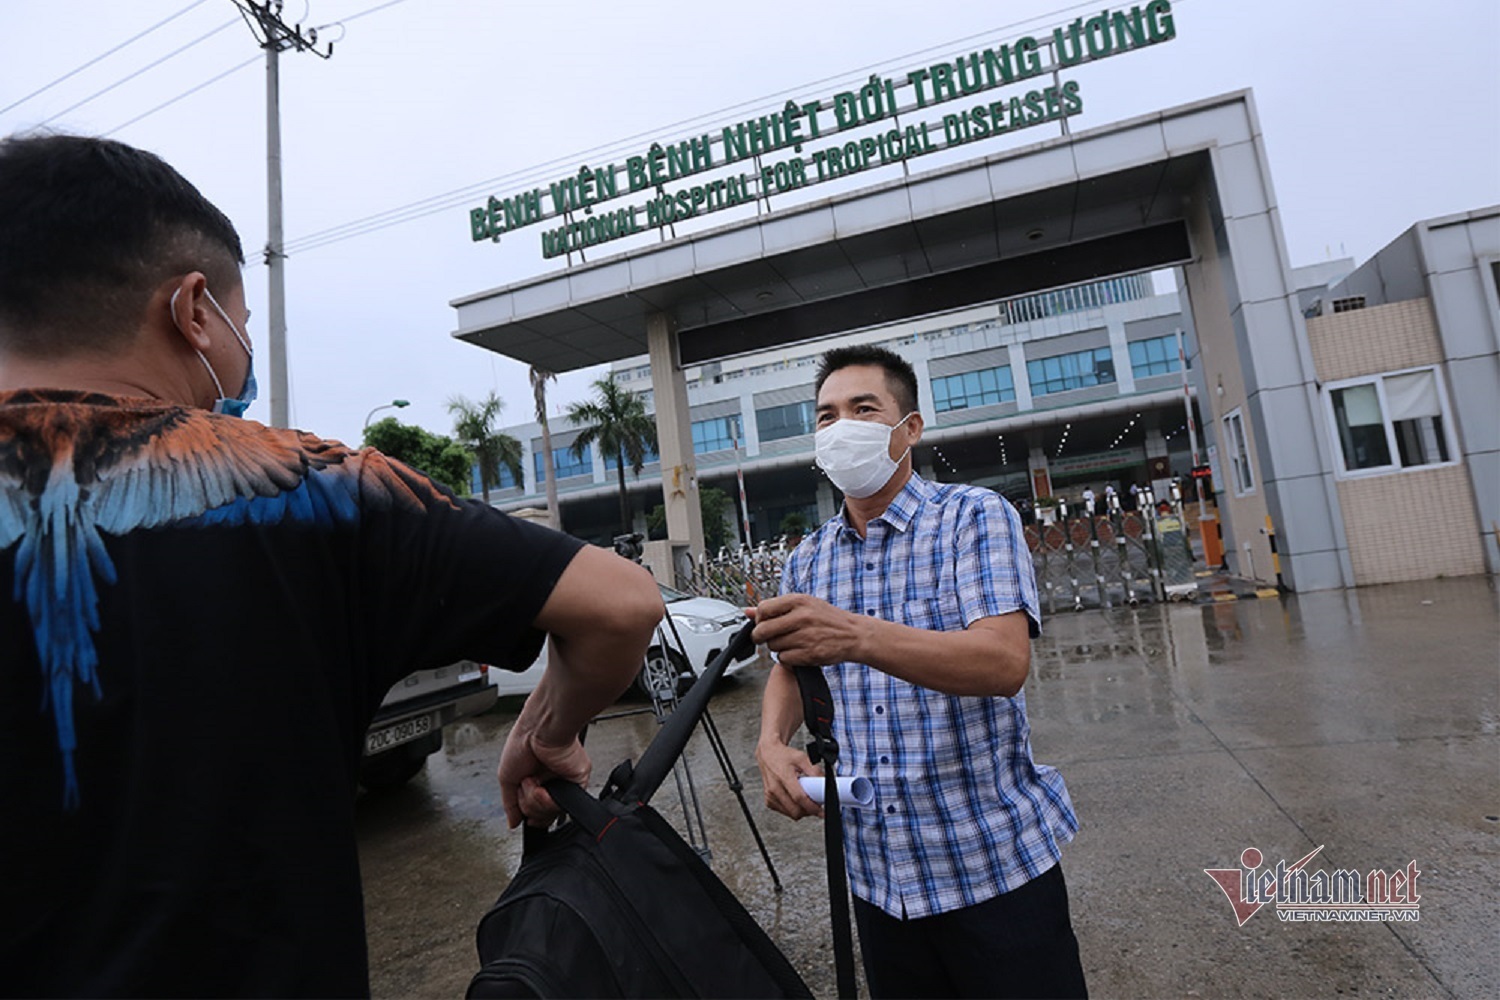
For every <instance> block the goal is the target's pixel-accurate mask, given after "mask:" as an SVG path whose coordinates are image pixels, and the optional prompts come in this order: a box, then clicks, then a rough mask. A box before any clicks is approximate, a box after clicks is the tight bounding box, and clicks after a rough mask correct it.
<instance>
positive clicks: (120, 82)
mask: <svg viewBox="0 0 1500 1000" xmlns="http://www.w3.org/2000/svg"><path fill="white" fill-rule="evenodd" d="M233 25H234V22H233V21H225V22H224V23H223V24H221V25H219V26H218V27H217V28H214V29H213V30H212V31H209V32H207V33H205V34H202V35H199V36H198V37H197V38H195V39H193V40H192V41H191V42H188V43H187V44H186V45H184V46H182V47H181V48H176V49H173V50H172V51H171V52H168V53H167V54H166V55H164V56H162V57H161V58H160V59H158V60H156V61H155V62H152V63H148V64H146V65H145V66H142V67H141V68H140V69H138V70H136V71H135V72H134V73H131V74H130V75H129V76H127V77H124V78H123V79H119V80H116V81H115V82H114V83H112V84H110V85H109V86H108V87H105V88H104V89H103V90H100V91H97V92H96V93H93V94H90V95H89V96H88V97H85V98H84V99H83V100H81V101H79V102H78V103H77V104H73V105H70V106H68V107H66V108H64V109H62V110H61V111H59V112H58V113H57V114H55V115H53V116H52V117H51V118H47V119H45V120H43V121H41V122H39V123H38V124H40V125H46V124H48V123H50V122H55V121H57V119H59V118H61V117H63V116H64V115H66V114H69V113H71V112H74V111H77V110H78V109H79V108H81V107H83V106H84V105H85V104H88V103H89V102H90V101H92V100H95V99H96V98H99V97H103V96H104V95H105V94H107V93H109V92H110V91H111V90H114V89H115V88H116V87H119V86H121V85H123V84H126V83H129V82H130V81H131V80H134V79H135V78H136V77H138V76H140V75H141V74H142V73H144V72H146V71H147V70H151V69H155V68H156V67H157V66H160V65H161V64H162V63H164V62H166V61H167V60H168V59H171V58H173V57H175V56H178V55H181V54H182V53H184V52H186V51H187V50H188V49H190V48H192V47H193V46H194V45H197V44H199V43H200V42H203V41H206V40H207V39H209V38H212V37H213V36H214V35H217V34H218V33H219V32H221V31H223V30H224V29H225V28H228V27H231V26H233Z"/></svg>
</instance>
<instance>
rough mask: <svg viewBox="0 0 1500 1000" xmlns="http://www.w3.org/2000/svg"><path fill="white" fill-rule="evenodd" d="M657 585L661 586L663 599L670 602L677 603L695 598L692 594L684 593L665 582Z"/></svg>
mask: <svg viewBox="0 0 1500 1000" xmlns="http://www.w3.org/2000/svg"><path fill="white" fill-rule="evenodd" d="M657 586H658V587H660V588H661V599H662V600H664V601H666V602H667V603H668V604H675V603H677V602H678V601H691V600H692V599H693V595H692V594H684V593H683V592H682V591H680V590H673V589H672V588H671V587H668V586H667V585H666V584H664V583H658V584H657Z"/></svg>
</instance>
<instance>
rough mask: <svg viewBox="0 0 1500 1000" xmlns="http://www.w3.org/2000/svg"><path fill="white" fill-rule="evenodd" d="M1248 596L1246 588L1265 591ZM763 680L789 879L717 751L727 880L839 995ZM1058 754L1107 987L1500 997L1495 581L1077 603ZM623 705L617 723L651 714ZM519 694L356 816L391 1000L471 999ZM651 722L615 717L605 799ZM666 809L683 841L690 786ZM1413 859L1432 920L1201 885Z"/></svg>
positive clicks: (1077, 864)
mask: <svg viewBox="0 0 1500 1000" xmlns="http://www.w3.org/2000/svg"><path fill="white" fill-rule="evenodd" d="M1247 596H1248V595H1247ZM763 683H764V672H763V671H762V670H749V671H746V672H745V674H744V675H743V676H742V677H740V678H736V679H733V680H731V681H729V682H726V684H725V686H724V688H723V690H721V691H720V692H719V693H718V694H716V696H715V698H714V700H713V703H712V706H711V711H712V714H713V716H714V719H715V721H716V722H717V724H718V727H719V730H720V732H721V734H722V736H723V738H724V741H725V744H726V746H727V747H728V750H729V755H730V758H731V760H732V761H733V763H734V764H735V765H736V767H737V768H738V770H739V773H740V775H741V776H742V777H743V779H744V783H745V795H746V797H747V799H748V800H749V802H750V804H751V809H752V812H753V815H754V818H755V822H756V824H757V825H758V827H759V829H760V831H761V833H762V835H763V836H764V837H765V840H766V843H767V846H768V848H769V850H770V853H771V857H772V861H773V863H774V864H775V866H776V869H777V871H778V873H779V875H780V878H781V881H782V883H783V885H784V891H782V892H781V893H779V894H778V893H776V892H775V891H773V889H772V883H771V879H770V876H769V875H768V873H767V870H766V867H765V865H764V863H763V862H762V860H761V858H760V855H759V853H758V852H757V850H756V847H755V843H754V840H753V838H752V836H751V833H750V827H749V824H748V823H747V822H746V820H745V818H744V816H743V815H742V813H741V812H740V809H739V806H738V804H737V803H736V801H735V798H734V796H733V794H732V793H731V792H730V790H729V788H728V785H727V783H726V780H725V777H724V774H723V773H722V771H721V769H720V768H719V767H718V766H717V764H716V762H715V759H714V757H713V755H712V752H711V749H710V747H709V746H708V744H707V742H706V741H705V740H704V739H703V738H702V737H701V735H700V736H698V737H695V738H694V741H693V743H692V744H691V745H690V748H689V753H688V763H689V767H690V769H691V772H692V775H693V779H694V786H695V788H696V789H697V792H698V797H699V800H700V802H701V804H702V809H703V812H704V815H705V818H706V822H707V830H708V842H709V847H710V849H711V850H712V852H713V864H714V869H715V871H716V872H717V873H718V874H719V876H720V877H721V878H722V879H723V880H724V881H725V882H726V883H727V884H728V885H729V886H730V888H731V889H732V890H733V891H734V892H735V893H736V894H737V895H738V896H739V897H740V899H741V900H743V901H744V902H745V904H746V906H747V908H748V909H750V911H751V912H752V913H753V914H754V915H755V916H756V918H757V919H759V920H760V922H761V924H762V926H764V927H765V928H766V930H767V931H768V933H770V935H771V937H772V938H773V939H774V940H776V941H777V943H778V944H780V946H781V947H782V949H783V950H784V951H785V952H786V953H787V955H788V957H789V958H790V959H791V960H792V962H793V964H795V965H796V966H797V967H798V969H799V970H800V971H801V972H802V973H803V975H804V977H805V978H806V979H807V981H808V984H809V985H810V986H811V987H812V989H813V990H814V992H815V993H816V994H817V995H819V996H832V995H834V993H835V991H834V988H833V972H832V954H831V938H830V935H829V932H828V930H827V889H826V883H825V882H824V869H823V853H822V851H823V846H822V831H821V828H820V826H819V825H818V824H817V822H816V821H803V822H801V823H795V824H794V823H792V822H790V821H788V820H785V819H784V818H782V817H780V816H777V815H775V814H772V813H769V812H768V811H766V810H765V808H764V807H763V806H762V805H761V792H760V780H759V775H758V773H757V772H756V770H755V766H754V756H753V746H754V740H755V735H756V733H757V727H758V717H757V716H758V702H759V697H760V691H761V687H762V684H763ZM1026 690H1027V699H1028V705H1029V708H1030V713H1031V720H1032V728H1033V734H1032V743H1033V748H1034V750H1035V755H1036V758H1037V760H1038V761H1041V762H1043V763H1048V764H1053V765H1055V766H1057V767H1059V768H1060V769H1061V770H1062V773H1063V775H1064V777H1065V778H1066V780H1067V782H1068V787H1069V789H1070V791H1071V793H1072V796H1073V801H1074V804H1075V806H1076V807H1077V810H1078V814H1079V818H1080V821H1081V823H1082V829H1081V830H1080V832H1079V834H1078V837H1077V839H1076V840H1075V841H1074V842H1073V844H1071V845H1070V846H1069V847H1068V848H1067V850H1066V852H1065V854H1064V858H1063V864H1064V867H1065V870H1066V872H1067V879H1068V884H1069V888H1070V893H1071V899H1072V906H1073V917H1074V926H1075V928H1076V930H1077V932H1078V937H1079V942H1080V947H1081V950H1082V955H1083V962H1084V967H1085V971H1086V973H1087V976H1088V980H1089V987H1090V991H1091V992H1092V994H1093V995H1094V996H1096V997H1117V996H1118V997H1158V996H1202V997H1262V996H1329V995H1339V994H1341V995H1350V996H1400V997H1428V996H1432V997H1446V996H1452V997H1493V996H1500V947H1497V946H1500V603H1497V599H1496V594H1495V591H1494V587H1493V584H1492V583H1491V582H1490V581H1488V580H1486V579H1483V578H1471V579H1463V580H1436V581H1430V582H1427V583H1419V584H1401V585H1394V586H1388V587H1377V588H1366V589H1362V590H1356V591H1335V592H1328V593H1319V594H1307V595H1293V596H1288V597H1284V598H1275V597H1270V598H1261V599H1257V600H1229V601H1223V600H1219V601H1213V602H1211V603H1208V604H1204V605H1195V604H1168V605H1158V606H1143V607H1140V608H1134V609H1132V608H1120V609H1114V610H1110V611H1087V612H1082V613H1077V614H1074V613H1071V612H1068V613H1061V614H1058V615H1056V616H1053V617H1051V618H1049V619H1048V620H1047V622H1046V623H1045V634H1044V635H1043V636H1042V637H1041V638H1040V639H1038V640H1037V641H1036V643H1035V646H1034V652H1033V666H1032V675H1031V678H1030V680H1028V681H1027V686H1026ZM642 707H643V706H642V704H641V703H638V702H629V701H626V702H624V703H622V704H621V705H620V706H619V708H620V709H623V710H629V709H634V708H642ZM514 708H515V706H514V704H513V703H507V702H502V705H501V706H500V708H498V709H497V710H496V711H494V712H491V713H490V714H488V715H485V716H482V717H480V718H478V719H475V720H470V721H468V722H465V723H460V724H458V725H456V726H452V727H450V728H449V729H448V731H447V746H446V747H445V748H444V750H443V752H442V753H440V754H437V755H434V756H433V757H431V758H429V760H428V765H427V769H426V772H425V773H424V774H422V775H420V776H419V777H418V778H416V779H415V780H414V781H413V782H412V783H411V784H410V785H408V786H407V787H406V788H403V789H400V790H398V791H396V792H395V793H392V794H388V795H385V796H380V797H373V796H366V797H362V798H361V799H360V801H359V804H358V821H359V834H360V854H361V862H362V865H363V870H364V880H365V900H366V911H367V915H368V926H369V941H370V966H371V985H372V989H373V991H374V994H375V996H377V997H412V996H416V997H429V996H430V997H439V996H461V995H462V994H463V991H464V988H465V986H466V985H467V982H468V979H469V976H470V975H471V974H472V973H473V971H474V969H475V966H476V963H477V960H476V958H475V952H474V944H473V931H474V927H475V925H476V924H477V922H478V919H479V917H480V916H481V915H482V914H483V913H484V911H485V909H486V908H487V907H488V906H489V905H490V903H492V902H493V901H494V899H495V897H496V896H497V895H498V894H499V892H500V890H501V889H502V888H503V887H504V885H505V883H506V880H507V878H508V877H509V874H510V873H511V872H512V871H514V869H515V866H516V864H517V862H518V860H519V854H520V837H519V835H518V834H515V833H511V832H509V831H507V830H506V829H505V823H504V818H503V815H502V812H501V809H500V803H499V795H498V792H497V789H496V786H495V782H494V774H493V772H494V765H495V762H496V759H497V757H498V754H499V747H500V741H501V740H502V739H503V737H504V734H505V731H506V728H507V727H508V725H509V723H510V721H511V719H513V718H514ZM655 729H656V723H655V720H654V719H653V718H652V717H651V716H650V715H649V714H637V715H631V716H626V717H623V718H617V719H612V720H608V721H605V722H602V723H599V724H598V725H596V726H595V727H593V730H592V732H591V735H590V737H589V748H590V752H591V754H592V755H593V757H594V762H595V768H596V781H595V783H594V784H595V788H597V786H598V783H599V781H602V779H603V777H604V775H605V774H606V773H607V771H608V770H609V768H610V767H612V766H613V765H614V764H615V763H616V762H617V761H619V760H620V759H622V758H625V757H636V756H638V755H639V753H640V750H641V748H642V747H644V746H645V745H646V743H647V742H648V741H649V740H650V738H651V736H652V734H653V733H654V731H655ZM655 805H656V806H657V807H658V808H659V809H660V810H661V811H662V812H663V813H664V814H665V815H666V816H667V817H668V818H669V819H670V820H672V821H673V822H674V825H676V826H677V827H678V828H679V830H681V829H683V811H682V808H681V805H680V800H679V798H678V795H677V792H676V790H675V788H674V787H673V784H672V783H671V782H670V781H669V782H668V784H667V785H665V786H664V787H663V789H662V791H661V792H659V793H658V795H657V798H656V800H655ZM1320 846H1321V847H1322V851H1321V853H1319V854H1318V855H1317V856H1316V857H1315V858H1314V860H1313V861H1311V862H1310V863H1309V865H1308V870H1309V871H1315V870H1319V869H1323V870H1326V871H1328V872H1333V871H1334V870H1335V869H1344V870H1354V871H1358V872H1360V873H1368V872H1370V871H1371V870H1381V871H1385V872H1390V871H1394V870H1396V869H1404V868H1406V866H1407V864H1408V862H1415V867H1416V868H1417V869H1419V870H1420V875H1419V876H1418V878H1417V883H1416V886H1417V892H1418V893H1419V894H1420V900H1419V911H1418V912H1419V920H1418V921H1416V922H1404V923H1393V922H1382V923H1374V922H1372V923H1354V922H1328V923H1293V922H1287V921H1284V920H1282V919H1279V917H1280V914H1279V913H1278V912H1277V909H1276V908H1275V907H1274V906H1267V907H1265V908H1264V909H1263V910H1261V911H1259V912H1256V913H1254V914H1253V915H1251V916H1250V917H1249V918H1248V919H1247V920H1246V922H1245V923H1244V925H1243V926H1237V922H1236V919H1235V916H1234V913H1233V911H1232V909H1231V905H1230V902H1229V900H1228V899H1227V898H1226V896H1225V894H1224V893H1223V892H1222V891H1221V890H1220V889H1219V887H1218V886H1217V885H1216V884H1215V883H1214V881H1212V880H1211V879H1210V877H1209V876H1208V875H1206V874H1205V873H1204V869H1206V868H1220V869H1234V868H1236V867H1237V866H1238V865H1239V863H1240V858H1241V852H1242V851H1244V850H1245V849H1246V848H1250V847H1254V848H1257V849H1258V850H1259V851H1260V852H1261V854H1262V856H1263V858H1264V861H1263V867H1265V866H1271V865H1274V864H1275V863H1276V862H1277V861H1280V860H1285V862H1286V864H1287V865H1291V864H1292V863H1294V862H1295V861H1296V860H1298V859H1300V858H1302V857H1303V856H1305V855H1307V854H1308V853H1309V852H1310V851H1313V850H1314V849H1315V848H1318V847H1320Z"/></svg>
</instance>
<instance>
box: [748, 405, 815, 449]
mask: <svg viewBox="0 0 1500 1000" xmlns="http://www.w3.org/2000/svg"><path fill="white" fill-rule="evenodd" d="M816 409H817V406H816V405H815V404H814V402H813V401H812V400H810V399H809V400H805V401H803V402H801V403H788V404H786V405H785V406H768V407H766V408H765V409H764V410H756V411H755V428H756V430H757V431H759V432H760V439H761V441H762V442H765V441H781V440H784V439H786V438H794V437H801V436H802V435H803V434H811V433H812V432H813V411H814V410H816Z"/></svg>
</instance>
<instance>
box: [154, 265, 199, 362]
mask: <svg viewBox="0 0 1500 1000" xmlns="http://www.w3.org/2000/svg"><path fill="white" fill-rule="evenodd" d="M162 290H163V291H164V292H165V293H166V296H167V316H168V321H169V322H170V323H171V324H172V327H173V329H175V330H176V332H177V333H178V335H180V336H181V337H182V338H183V339H184V340H186V341H187V342H188V346H189V347H191V348H193V350H195V351H199V352H203V351H207V350H208V348H209V344H210V341H209V336H208V327H207V325H206V324H207V322H208V310H209V306H208V301H207V298H206V295H207V292H208V278H207V277H206V276H205V275H204V274H203V272H202V271H189V272H188V273H187V274H184V275H181V276H180V277H176V278H173V279H172V280H171V281H168V282H167V283H166V284H165V285H164V286H163V288H162Z"/></svg>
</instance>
